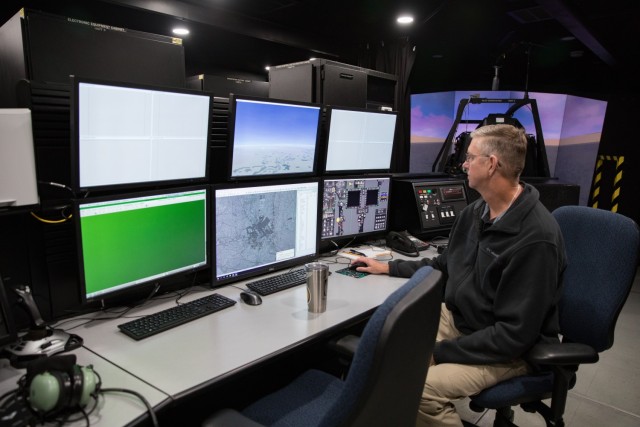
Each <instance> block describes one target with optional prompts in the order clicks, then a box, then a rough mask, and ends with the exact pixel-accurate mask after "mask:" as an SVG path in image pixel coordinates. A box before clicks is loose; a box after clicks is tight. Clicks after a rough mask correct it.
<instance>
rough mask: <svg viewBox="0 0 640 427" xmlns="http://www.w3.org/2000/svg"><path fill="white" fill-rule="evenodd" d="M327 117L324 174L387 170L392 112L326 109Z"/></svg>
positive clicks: (392, 120) (392, 129)
mask: <svg viewBox="0 0 640 427" xmlns="http://www.w3.org/2000/svg"><path fill="white" fill-rule="evenodd" d="M327 114H328V123H329V128H328V134H329V136H328V140H327V144H326V152H325V165H324V171H325V173H349V172H369V173H384V172H389V171H390V170H391V154H392V152H393V139H394V136H395V130H396V121H397V118H398V114H397V113H396V112H390V111H379V110H361V109H346V108H338V107H329V108H328V109H327Z"/></svg>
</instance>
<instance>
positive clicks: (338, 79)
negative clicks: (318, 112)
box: [269, 59, 398, 111]
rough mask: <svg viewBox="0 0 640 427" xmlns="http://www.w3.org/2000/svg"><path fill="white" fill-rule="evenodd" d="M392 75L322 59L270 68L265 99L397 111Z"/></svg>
mask: <svg viewBox="0 0 640 427" xmlns="http://www.w3.org/2000/svg"><path fill="white" fill-rule="evenodd" d="M397 83H398V78H397V76H395V75H393V74H387V73H382V72H380V71H375V70H370V69H367V68H361V67H356V66H353V65H348V64H343V63H340V62H335V61H329V60H325V59H313V60H309V61H302V62H296V63H292V64H284V65H277V66H273V67H271V68H270V69H269V97H271V98H279V99H289V100H292V101H303V102H315V103H320V104H325V105H335V106H341V107H356V108H367V109H374V110H382V109H388V110H393V111H395V110H397V106H398V102H397V93H396V89H397Z"/></svg>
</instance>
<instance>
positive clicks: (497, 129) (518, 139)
mask: <svg viewBox="0 0 640 427" xmlns="http://www.w3.org/2000/svg"><path fill="white" fill-rule="evenodd" d="M471 138H472V139H473V138H478V139H480V138H481V140H480V141H479V142H480V149H481V150H482V152H483V154H484V155H487V156H489V155H495V156H496V157H497V158H498V162H499V165H500V166H502V169H503V174H504V175H505V176H506V177H508V178H514V179H518V178H519V177H520V174H521V173H522V170H523V169H524V161H525V156H526V154H527V136H526V135H525V131H524V129H522V128H517V127H515V126H513V125H507V124H498V125H486V126H482V127H479V128H477V129H476V130H474V131H473V132H471Z"/></svg>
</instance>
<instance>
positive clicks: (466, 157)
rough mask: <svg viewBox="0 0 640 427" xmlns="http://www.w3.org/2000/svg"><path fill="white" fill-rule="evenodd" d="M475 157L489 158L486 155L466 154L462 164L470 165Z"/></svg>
mask: <svg viewBox="0 0 640 427" xmlns="http://www.w3.org/2000/svg"><path fill="white" fill-rule="evenodd" d="M476 157H491V156H488V155H486V154H471V153H467V155H466V156H464V162H465V163H471V162H473V160H474V159H475V158H476Z"/></svg>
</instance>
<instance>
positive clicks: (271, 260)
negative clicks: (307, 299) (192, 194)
mask: <svg viewBox="0 0 640 427" xmlns="http://www.w3.org/2000/svg"><path fill="white" fill-rule="evenodd" d="M318 193H319V182H318V180H317V179H307V180H289V181H286V182H285V181H280V182H276V181H272V182H262V183H256V182H253V183H247V182H243V183H241V184H238V185H235V186H231V185H218V186H214V190H213V194H214V195H213V206H214V208H213V211H214V218H215V220H214V221H213V223H214V224H215V226H214V228H213V231H214V233H213V235H214V238H213V239H212V241H213V242H214V243H215V244H214V245H213V247H214V249H213V252H214V254H215V284H224V283H228V282H232V281H237V280H242V279H246V278H249V277H253V276H257V275H260V274H263V273H267V272H270V271H275V270H279V269H283V268H287V267H292V266H295V265H298V264H303V263H305V262H307V261H310V260H313V259H314V258H315V257H317V255H318V234H317V226H318Z"/></svg>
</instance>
